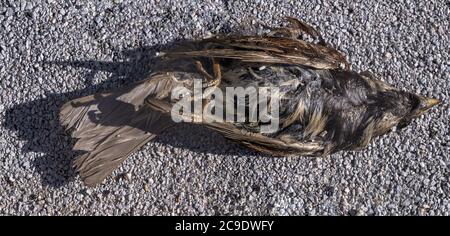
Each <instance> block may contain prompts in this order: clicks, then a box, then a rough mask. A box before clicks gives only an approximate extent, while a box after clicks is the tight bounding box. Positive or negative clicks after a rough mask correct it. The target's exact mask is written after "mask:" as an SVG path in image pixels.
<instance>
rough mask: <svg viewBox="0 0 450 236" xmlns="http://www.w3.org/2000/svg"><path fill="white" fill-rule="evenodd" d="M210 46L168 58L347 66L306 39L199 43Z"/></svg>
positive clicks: (336, 55)
mask: <svg viewBox="0 0 450 236" xmlns="http://www.w3.org/2000/svg"><path fill="white" fill-rule="evenodd" d="M198 45H207V46H206V47H204V48H200V49H198V50H190V51H170V52H166V53H165V54H164V55H165V56H166V57H169V58H170V57H217V58H229V59H237V60H241V61H243V62H256V63H273V64H288V65H304V66H310V67H313V68H317V69H336V68H339V67H340V66H341V65H342V64H344V65H347V64H348V63H347V61H346V59H345V57H344V56H343V55H342V54H341V53H340V52H339V51H337V50H336V49H333V48H331V47H327V46H322V45H318V44H313V43H308V42H305V41H303V40H297V39H291V38H279V37H254V36H244V37H237V38H212V39H205V40H202V41H200V42H198Z"/></svg>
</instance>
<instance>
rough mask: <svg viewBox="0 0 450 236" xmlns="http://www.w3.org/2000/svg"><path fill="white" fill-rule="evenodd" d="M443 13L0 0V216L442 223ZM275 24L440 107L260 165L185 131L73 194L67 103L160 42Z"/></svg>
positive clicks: (123, 77) (406, 8)
mask: <svg viewBox="0 0 450 236" xmlns="http://www.w3.org/2000/svg"><path fill="white" fill-rule="evenodd" d="M449 15H450V3H449V1H441V0H432V1H426V0H392V1H361V0H356V1H355V0H349V1H343V2H341V3H337V2H336V3H334V1H331V0H330V1H328V0H321V1H320V0H307V1H299V0H292V1H287V0H284V1H283V0H281V1H262V0H261V1H256V0H255V1H251V0H245V1H232V0H230V1H227V0H223V1H212V0H210V1H194V0H189V1H163V0H161V1H159V0H156V1H153V0H148V1H144V0H136V1H131V0H129V1H126V0H124V1H121V0H115V1H109V0H106V1H101V2H100V1H75V0H65V1H57V0H47V1H42V2H41V1H37V0H36V1H31V0H2V1H1V3H0V32H1V33H0V79H1V83H0V85H1V87H0V94H1V96H0V122H1V123H0V185H1V188H2V190H1V192H0V214H1V215H10V214H13V215H16V214H18V215H48V214H49V215H60V214H61V215H65V214H68V215H71V214H76V215H78V214H80V215H123V214H125V215H128V214H131V215H142V214H145V215H216V214H218V215H228V214H231V215H243V214H245V215H247V214H248V215H355V214H356V215H404V214H407V215H417V214H419V215H449V214H450V196H449V194H450V182H449V181H450V179H449V178H450V176H449V168H450V155H449V147H450V131H449V116H450V112H449V110H450V108H449V105H448V101H449V91H450V84H449V82H448V81H449V80H450V73H449V72H450V58H449V57H450V55H449V43H450V38H449V35H450V32H449ZM282 16H296V17H299V18H302V19H304V20H306V21H307V22H310V23H311V24H312V25H315V26H317V27H318V28H319V29H320V30H321V32H322V33H323V34H324V37H325V39H326V40H327V41H328V42H330V43H331V44H332V45H334V46H335V47H337V48H338V49H340V50H341V51H343V52H344V53H345V54H346V55H347V57H348V59H349V61H350V62H351V64H352V68H353V69H354V70H357V71H362V70H367V69H370V70H371V71H373V72H374V73H376V74H378V75H379V76H380V77H382V78H383V79H384V80H385V81H388V82H389V83H391V84H393V85H395V86H396V87H399V88H403V89H405V90H410V91H415V92H420V93H422V94H424V95H429V96H434V97H437V98H439V99H441V100H443V101H444V104H443V105H441V106H439V107H438V108H436V109H433V110H432V111H431V112H430V113H428V114H427V115H426V116H425V117H422V118H421V119H419V120H417V121H416V122H413V124H412V125H410V126H409V127H408V128H406V129H404V130H402V131H401V132H393V133H391V134H389V135H387V136H385V137H383V138H379V139H377V140H376V141H375V142H373V143H372V144H371V145H370V146H369V148H367V149H366V150H364V151H360V152H341V153H337V154H334V155H332V156H331V157H328V158H304V157H293V158H269V157H261V156H260V155H258V153H255V152H253V151H250V150H247V149H245V148H242V147H240V146H238V145H235V144H233V143H230V142H228V141H226V140H225V139H224V138H222V137H221V136H219V135H218V134H216V133H214V132H210V131H208V130H206V129H204V128H200V127H197V126H192V125H188V124H185V125H181V126H177V128H174V129H171V130H169V131H168V132H167V133H165V134H164V135H163V136H161V137H160V138H159V139H157V140H156V141H155V142H153V143H150V144H148V145H146V146H145V147H143V148H142V150H141V151H139V152H137V153H135V154H134V155H132V157H131V158H129V159H128V160H127V161H126V162H125V164H124V165H123V166H122V167H121V168H120V169H118V170H117V171H115V172H114V173H113V175H112V177H110V178H108V179H107V180H106V181H105V182H104V183H103V184H102V185H100V186H98V187H95V188H86V187H85V186H83V184H82V182H81V181H80V179H79V177H78V176H77V175H76V173H74V171H73V170H72V169H71V168H70V161H71V160H72V159H73V158H74V154H73V153H72V152H71V151H70V148H71V146H70V145H71V141H70V139H69V138H68V137H67V135H66V134H65V133H64V132H63V131H62V130H61V128H60V127H59V125H58V119H57V113H58V110H59V107H60V106H61V105H62V104H63V103H64V102H65V101H67V100H69V99H71V98H75V97H79V96H81V95H87V94H91V93H93V92H96V91H104V90H106V89H108V88H112V87H118V86H120V85H122V84H124V83H129V82H130V81H135V80H139V79H142V78H143V76H144V75H145V73H146V71H147V70H149V69H151V64H152V59H151V57H152V55H154V53H155V52H156V51H157V50H158V49H160V48H161V47H164V45H167V44H168V43H171V42H174V41H176V40H180V39H192V38H199V37H203V36H206V35H209V34H211V33H220V32H230V31H237V30H238V29H239V28H240V27H241V26H242V25H243V23H241V22H249V21H251V19H255V18H257V19H260V20H262V21H264V22H267V23H271V24H278V23H279V22H281V17H282ZM249 19H250V20H249Z"/></svg>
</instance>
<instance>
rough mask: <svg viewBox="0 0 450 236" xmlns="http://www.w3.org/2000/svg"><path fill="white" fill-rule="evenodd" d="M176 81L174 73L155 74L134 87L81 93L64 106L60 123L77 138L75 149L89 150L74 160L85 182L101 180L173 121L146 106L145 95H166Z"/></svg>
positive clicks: (87, 183)
mask: <svg viewBox="0 0 450 236" xmlns="http://www.w3.org/2000/svg"><path fill="white" fill-rule="evenodd" d="M174 85H175V83H174V80H173V79H172V78H171V77H169V76H167V75H155V76H153V77H152V78H150V79H148V80H145V81H143V82H141V83H138V84H135V85H134V86H132V87H131V88H127V89H119V90H116V91H114V92H110V93H103V94H96V95H91V96H86V97H82V98H79V99H75V100H72V101H70V102H68V103H66V104H65V105H64V106H63V107H62V108H61V112H60V121H61V124H62V125H63V126H65V127H66V128H67V129H71V130H73V132H72V137H73V138H76V139H78V140H77V142H76V144H75V146H74V148H73V149H74V150H82V151H86V152H87V153H85V154H83V155H81V156H80V157H78V158H76V159H75V161H74V166H75V168H76V170H77V171H79V173H80V176H81V177H82V179H83V181H84V182H85V183H86V185H88V186H92V185H95V184H97V183H100V182H101V181H102V180H103V179H104V178H105V177H107V176H108V175H109V174H110V173H111V172H112V171H113V170H114V169H116V168H117V167H118V166H119V165H120V164H121V163H122V162H123V161H124V160H125V159H126V158H127V157H128V156H129V155H130V154H131V153H132V152H134V151H135V150H137V149H138V148H140V147H141V146H142V145H144V144H145V143H147V142H148V141H150V140H152V139H153V138H155V137H156V136H157V135H158V134H160V133H161V132H162V131H163V130H164V129H166V128H167V127H169V126H170V125H171V124H172V123H171V120H170V119H168V118H167V116H165V115H163V114H162V113H161V112H158V111H154V110H151V109H150V108H149V107H148V106H145V105H144V99H145V98H146V97H148V96H157V97H164V96H166V95H167V94H168V92H169V91H170V90H171V88H172V86H174Z"/></svg>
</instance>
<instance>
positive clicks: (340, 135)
mask: <svg viewBox="0 0 450 236" xmlns="http://www.w3.org/2000/svg"><path fill="white" fill-rule="evenodd" d="M287 20H288V23H289V25H288V26H286V27H280V28H271V29H270V32H269V33H267V34H263V35H254V36H229V37H225V36H216V37H212V38H208V39H204V40H199V41H196V42H193V43H192V44H191V45H190V47H184V48H181V49H180V48H179V49H175V50H171V51H166V52H163V53H161V57H163V60H166V61H167V62H168V63H167V64H170V63H169V62H170V61H172V62H173V61H176V63H172V65H174V64H175V65H176V66H174V67H173V68H171V67H167V68H163V69H161V70H160V71H159V72H155V73H153V74H151V75H150V76H149V77H148V78H147V79H145V80H143V81H140V82H138V83H136V84H133V85H132V86H129V87H126V88H120V89H117V90H114V91H111V92H109V93H101V94H94V95H91V96H86V97H82V98H78V99H75V100H72V101H69V102H67V103H66V104H64V105H63V107H62V108H61V112H60V121H61V124H62V125H63V126H65V127H66V128H67V129H70V130H72V137H73V138H76V139H77V142H76V144H75V145H74V147H73V149H74V150H81V151H84V152H85V153H84V154H82V155H81V156H79V157H78V158H76V159H75V161H74V166H75V168H76V170H77V171H78V172H79V174H80V176H81V177H82V179H83V180H84V182H85V184H86V185H88V186H92V185H95V184H98V183H100V182H101V181H102V180H103V179H105V178H106V177H107V176H108V175H109V174H111V172H112V171H113V170H114V169H116V168H117V167H118V166H119V165H120V164H121V163H122V162H123V161H124V160H125V159H126V158H127V157H128V156H129V155H130V154H131V153H133V152H134V151H136V150H137V149H139V148H140V147H141V146H142V145H144V144H146V143H147V142H149V141H152V140H153V139H155V138H156V137H157V136H158V135H159V134H161V133H162V132H164V130H166V129H167V128H169V127H171V126H173V125H176V122H174V121H173V118H172V119H171V115H173V108H174V106H175V104H177V102H179V101H180V99H182V98H183V96H184V98H185V99H186V98H187V99H188V101H189V102H196V101H197V102H198V101H200V103H201V105H202V108H204V106H205V104H206V103H208V101H210V100H208V99H210V98H205V97H204V96H203V97H201V98H200V99H196V98H195V96H194V95H193V90H194V89H195V83H194V81H196V80H201V81H202V82H201V89H200V90H201V91H202V92H205V91H207V90H208V89H209V90H211V89H215V91H217V90H218V91H221V92H223V93H225V90H226V88H229V87H244V88H248V87H253V88H260V87H272V88H273V87H274V88H278V89H279V93H277V95H272V97H269V99H272V100H275V98H276V100H277V101H278V105H279V108H278V116H277V122H278V126H277V129H276V130H275V131H274V132H269V133H265V132H262V130H261V128H262V126H263V125H264V124H265V123H267V122H266V121H262V120H261V119H258V118H256V120H250V119H249V114H250V112H248V111H249V110H251V109H253V110H255V108H254V107H253V108H252V107H250V102H249V101H251V100H252V99H254V97H252V96H259V95H260V94H259V93H257V94H256V95H249V96H245V98H244V99H243V101H242V103H243V105H244V107H245V111H246V112H245V114H244V119H243V120H240V121H239V120H235V119H233V120H231V121H230V120H222V121H220V120H219V121H218V120H214V121H213V122H205V120H202V119H196V118H195V116H198V115H199V114H198V113H195V112H194V113H189V112H186V113H187V114H188V115H187V116H191V117H190V118H192V119H191V121H193V122H196V123H199V124H200V125H204V126H206V127H208V128H210V129H213V130H216V131H217V132H219V133H221V134H222V135H224V136H225V137H226V138H228V139H230V140H232V141H235V142H237V143H240V144H242V145H244V146H247V147H249V148H252V149H255V150H258V151H260V152H264V153H268V154H271V155H274V156H290V155H297V156H325V155H329V154H332V153H335V152H337V151H340V150H358V149H362V148H364V147H366V146H367V145H368V144H369V142H370V141H371V140H372V139H373V138H374V137H377V136H380V135H383V134H385V133H387V132H389V131H390V130H391V129H393V128H394V127H399V128H402V127H405V126H406V125H408V124H409V123H410V122H411V120H412V119H414V118H417V117H419V116H420V115H422V114H424V113H425V112H426V111H427V110H429V109H430V108H431V107H433V106H435V105H437V104H438V103H439V102H440V101H439V100H437V99H433V98H427V97H424V96H421V95H418V94H414V93H410V92H406V91H401V90H398V89H395V88H393V87H392V86H390V85H389V84H387V83H385V82H383V81H381V80H379V79H377V78H376V76H374V75H373V74H371V73H369V72H361V73H358V72H354V71H351V70H349V66H348V63H347V61H346V59H345V57H344V56H343V55H342V54H341V53H340V52H339V51H337V50H336V49H333V48H332V47H330V46H329V45H327V43H326V42H325V41H324V40H323V38H322V36H321V35H320V33H319V32H318V31H317V30H315V29H314V28H313V27H311V26H309V25H307V24H306V23H304V22H302V21H300V20H298V19H295V18H287ZM301 33H304V34H307V35H310V36H312V37H313V38H315V39H316V42H309V41H304V40H301V39H299V37H298V36H299V34H301ZM176 88H186V91H187V92H185V93H184V94H181V95H183V96H179V97H176V96H175V97H174V96H172V95H173V92H174V89H176ZM275 96H276V97H275ZM225 100H226V99H225ZM232 102H234V103H233V106H225V111H224V114H228V113H232V114H234V112H236V111H237V106H236V103H237V102H236V101H235V100H233V101H232ZM256 110H257V112H260V111H259V106H256ZM181 113H183V112H181ZM181 113H180V114H181ZM183 114H184V113H183ZM200 116H201V114H200ZM185 118H186V117H185ZM188 118H189V117H188Z"/></svg>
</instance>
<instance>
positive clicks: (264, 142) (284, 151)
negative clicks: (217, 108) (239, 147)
mask: <svg viewBox="0 0 450 236" xmlns="http://www.w3.org/2000/svg"><path fill="white" fill-rule="evenodd" d="M205 125H206V126H207V127H209V128H210V129H213V130H216V131H218V132H219V133H221V134H222V135H223V136H225V137H226V138H228V139H230V140H232V141H235V142H237V143H240V144H243V145H245V146H247V147H250V148H252V149H255V150H257V151H260V152H263V153H267V154H270V155H276V156H289V155H299V154H300V155H303V156H317V155H319V154H322V153H323V151H324V146H323V145H321V144H320V143H317V142H314V141H310V142H305V143H302V142H294V141H293V142H291V141H289V140H283V139H275V138H271V137H267V136H264V135H262V134H260V133H253V132H248V131H245V130H243V129H239V128H237V127H236V126H235V125H233V124H231V123H225V122H223V123H219V122H214V123H205Z"/></svg>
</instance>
